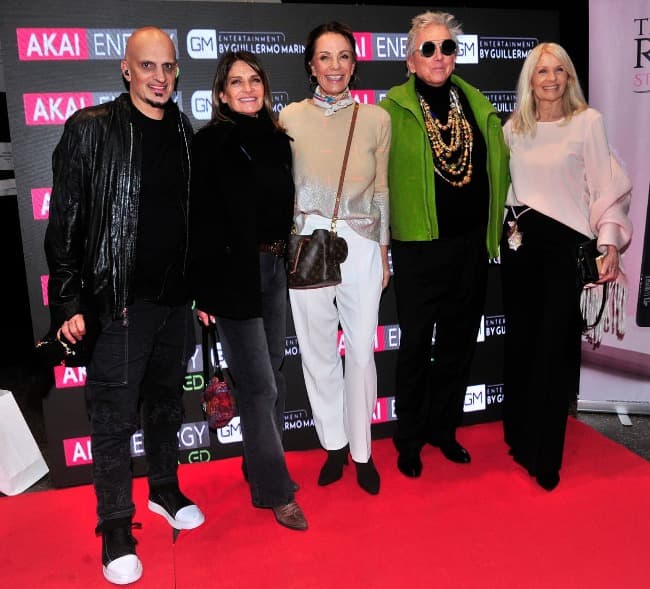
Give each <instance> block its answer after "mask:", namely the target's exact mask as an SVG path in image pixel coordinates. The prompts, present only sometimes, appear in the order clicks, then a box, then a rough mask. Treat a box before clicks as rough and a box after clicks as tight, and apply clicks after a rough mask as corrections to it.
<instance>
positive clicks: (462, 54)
mask: <svg viewBox="0 0 650 589" xmlns="http://www.w3.org/2000/svg"><path fill="white" fill-rule="evenodd" d="M456 63H478V35H458V53H457V54H456Z"/></svg>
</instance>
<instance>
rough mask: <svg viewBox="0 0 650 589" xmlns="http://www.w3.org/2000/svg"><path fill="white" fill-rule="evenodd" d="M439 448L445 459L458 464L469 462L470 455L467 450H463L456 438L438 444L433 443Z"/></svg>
mask: <svg viewBox="0 0 650 589" xmlns="http://www.w3.org/2000/svg"><path fill="white" fill-rule="evenodd" d="M434 446H437V447H438V448H440V451H441V452H442V453H443V454H444V456H445V458H446V459H447V460H451V461H452V462H457V463H458V464H467V463H469V462H471V460H472V457H471V456H470V455H469V452H468V451H467V450H465V448H463V447H462V446H461V445H460V444H459V443H458V442H457V441H456V440H451V441H445V442H442V443H440V444H434Z"/></svg>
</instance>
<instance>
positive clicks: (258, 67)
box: [210, 51, 277, 126]
mask: <svg viewBox="0 0 650 589" xmlns="http://www.w3.org/2000/svg"><path fill="white" fill-rule="evenodd" d="M237 61H243V62H244V63H245V64H247V65H249V66H250V67H251V68H253V70H254V71H255V72H256V73H257V74H258V75H259V76H260V78H262V84H263V85H264V106H263V108H264V110H266V113H267V114H268V115H269V118H270V119H271V120H272V121H273V123H274V124H275V125H276V126H277V122H276V117H275V115H274V113H273V107H272V103H271V86H270V84H269V77H268V76H267V75H266V72H265V71H264V68H263V67H262V64H261V63H260V61H259V59H258V58H257V57H256V56H255V55H254V54H253V53H251V52H250V51H227V52H226V53H224V54H223V55H222V56H221V57H220V58H219V61H218V62H217V71H216V73H215V75H214V81H213V82H212V117H211V118H210V124H211V125H213V124H215V123H218V122H221V121H230V120H231V119H230V118H229V117H228V116H226V115H225V114H224V112H223V110H222V104H223V103H222V102H221V101H220V100H219V94H220V93H221V92H223V91H224V90H225V89H226V82H227V81H228V74H229V73H230V70H231V68H232V66H233V65H234V63H235V62H237Z"/></svg>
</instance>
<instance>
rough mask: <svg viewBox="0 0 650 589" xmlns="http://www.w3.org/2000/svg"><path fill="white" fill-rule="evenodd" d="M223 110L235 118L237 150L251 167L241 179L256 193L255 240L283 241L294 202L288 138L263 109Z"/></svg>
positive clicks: (289, 223) (267, 241)
mask: <svg viewBox="0 0 650 589" xmlns="http://www.w3.org/2000/svg"><path fill="white" fill-rule="evenodd" d="M222 110H223V112H224V114H225V115H226V116H227V117H229V118H230V119H231V120H232V121H234V123H235V125H236V127H237V133H238V139H239V144H240V149H241V151H242V153H243V154H244V156H245V157H246V158H247V159H248V160H249V162H250V164H251V166H252V168H253V169H252V172H251V174H250V176H249V177H248V178H245V179H243V180H242V181H245V182H247V183H249V185H250V184H252V187H251V188H252V190H251V192H253V194H254V195H255V196H256V202H255V206H256V218H257V240H258V243H273V242H274V241H277V240H280V239H282V240H286V239H287V238H288V236H289V232H290V230H291V218H292V213H293V202H294V187H293V178H292V172H291V150H290V148H289V140H288V137H287V136H286V134H285V133H283V132H282V131H281V130H280V129H278V128H277V127H276V126H275V125H274V124H273V122H272V121H271V119H270V118H269V115H268V114H267V112H266V109H262V110H261V111H260V112H259V113H258V115H257V116H256V117H251V116H248V115H243V114H239V113H236V112H234V111H232V110H230V109H229V108H228V107H227V105H223V106H222Z"/></svg>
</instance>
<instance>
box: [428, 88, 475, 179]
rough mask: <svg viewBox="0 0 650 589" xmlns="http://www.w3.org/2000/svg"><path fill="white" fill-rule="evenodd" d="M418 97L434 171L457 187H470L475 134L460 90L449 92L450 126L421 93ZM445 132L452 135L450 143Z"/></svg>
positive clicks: (448, 116) (452, 89)
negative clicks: (459, 93) (461, 98)
mask: <svg viewBox="0 0 650 589" xmlns="http://www.w3.org/2000/svg"><path fill="white" fill-rule="evenodd" d="M418 98H419V99H420V107H421V108H422V114H423V115H424V124H425V125H426V128H427V135H428V136H429V143H430V144H431V151H432V152H433V168H434V170H435V172H436V174H438V176H440V177H441V178H442V179H443V180H444V181H445V182H448V183H449V184H451V185H452V186H455V187H456V188H460V187H461V186H464V185H465V184H469V183H470V181H471V179H472V169H473V168H472V146H473V144H474V135H473V133H472V127H471V126H470V124H469V123H468V122H467V119H466V118H465V115H464V114H463V109H462V107H461V105H460V100H459V99H458V93H457V92H456V89H455V88H451V89H450V90H449V114H448V115H447V124H446V125H443V124H442V123H441V122H440V119H439V118H438V117H436V116H434V114H433V113H432V112H431V109H430V108H429V105H428V104H427V102H426V100H425V99H424V98H423V97H422V96H421V95H420V94H418ZM443 132H445V133H447V132H448V136H449V143H446V142H445V140H444V138H443V136H442V133H443Z"/></svg>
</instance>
